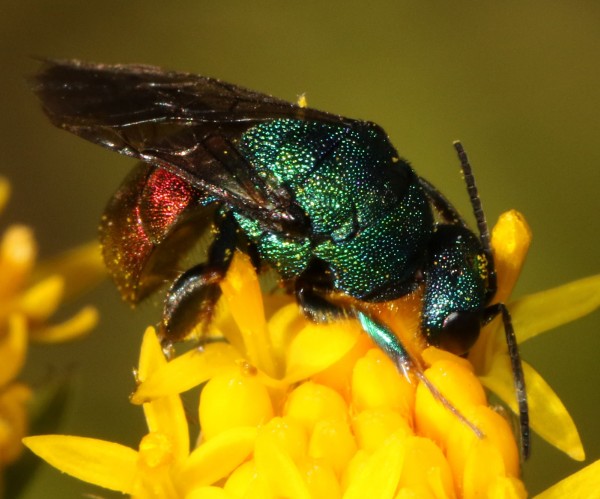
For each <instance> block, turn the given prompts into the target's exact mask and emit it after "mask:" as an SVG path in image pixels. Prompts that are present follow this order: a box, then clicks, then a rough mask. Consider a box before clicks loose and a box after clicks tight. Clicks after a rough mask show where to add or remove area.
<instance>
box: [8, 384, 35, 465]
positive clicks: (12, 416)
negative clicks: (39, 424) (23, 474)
mask: <svg viewBox="0 0 600 499" xmlns="http://www.w3.org/2000/svg"><path fill="white" fill-rule="evenodd" d="M31 397H32V391H31V389H30V388H29V387H28V386H26V385H24V384H22V383H10V384H9V385H8V386H3V387H2V390H1V391H0V415H1V416H0V464H1V465H6V464H8V463H11V462H13V461H15V460H16V459H17V458H18V457H19V456H20V455H21V452H22V451H23V444H22V442H21V440H22V439H23V437H24V436H25V435H26V434H27V429H28V427H29V421H28V416H29V402H30V400H31Z"/></svg>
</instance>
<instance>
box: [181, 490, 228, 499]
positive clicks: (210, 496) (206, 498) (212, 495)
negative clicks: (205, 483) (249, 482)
mask: <svg viewBox="0 0 600 499" xmlns="http://www.w3.org/2000/svg"><path fill="white" fill-rule="evenodd" d="M185 499H235V496H232V495H231V494H228V493H227V492H226V491H225V490H223V489H222V488H221V487H198V488H196V489H194V490H192V491H190V492H189V493H188V494H186V495H185Z"/></svg>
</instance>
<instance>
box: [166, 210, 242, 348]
mask: <svg viewBox="0 0 600 499" xmlns="http://www.w3.org/2000/svg"><path fill="white" fill-rule="evenodd" d="M216 217H217V220H216V222H215V233H216V235H215V239H214V240H213V242H212V243H211V245H210V247H209V250H208V258H207V260H206V262H204V263H201V264H199V265H196V266H195V267H192V268H191V269H189V270H187V271H186V272H184V273H183V274H181V275H180V276H179V278H177V280H176V281H175V282H174V283H173V285H172V286H171V289H170V290H169V292H168V294H167V298H166V300H165V306H164V310H163V319H162V324H161V326H162V327H161V336H162V339H163V343H165V342H166V343H169V342H173V341H180V340H183V339H184V338H185V337H186V336H187V335H188V334H189V333H190V332H191V331H192V330H193V329H195V328H197V327H198V326H199V325H200V326H201V331H202V332H204V331H205V330H206V328H207V326H208V324H209V323H210V320H211V319H212V316H213V313H214V310H215V306H216V304H217V301H218V300H219V297H220V296H221V288H220V287H219V283H220V282H221V281H222V280H223V279H224V278H225V275H226V274H227V270H228V269H229V265H230V263H231V260H232V258H233V255H234V253H235V248H236V243H237V241H236V234H237V224H236V223H235V220H234V218H233V216H232V214H231V213H229V212H225V213H218V214H217V215H216Z"/></svg>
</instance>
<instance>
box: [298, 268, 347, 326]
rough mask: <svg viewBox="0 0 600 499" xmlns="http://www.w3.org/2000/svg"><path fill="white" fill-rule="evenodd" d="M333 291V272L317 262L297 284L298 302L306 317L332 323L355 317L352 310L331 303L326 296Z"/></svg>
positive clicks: (319, 321)
mask: <svg viewBox="0 0 600 499" xmlns="http://www.w3.org/2000/svg"><path fill="white" fill-rule="evenodd" d="M331 290H333V281H332V279H331V272H330V271H329V270H328V269H327V265H326V264H325V262H321V261H320V260H315V261H313V262H312V263H311V265H310V266H309V267H308V268H307V269H306V270H305V271H304V272H303V273H302V275H300V276H299V277H298V278H297V279H296V282H295V289H294V291H295V294H296V300H297V301H298V304H299V305H300V308H301V309H302V311H303V312H304V315H306V317H308V318H309V319H310V320H311V321H313V322H318V323H324V322H331V321H335V320H338V319H343V318H346V317H354V316H355V314H354V312H353V311H352V309H349V308H348V309H346V308H343V307H341V306H339V305H336V304H334V303H332V302H330V301H329V300H328V299H327V298H326V297H325V296H326V294H327V293H328V292H330V291H331Z"/></svg>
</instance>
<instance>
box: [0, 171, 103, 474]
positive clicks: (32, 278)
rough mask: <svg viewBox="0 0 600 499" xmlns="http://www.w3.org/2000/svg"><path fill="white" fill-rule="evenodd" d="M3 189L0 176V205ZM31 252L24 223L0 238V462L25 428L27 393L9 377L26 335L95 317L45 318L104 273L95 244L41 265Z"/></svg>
mask: <svg viewBox="0 0 600 499" xmlns="http://www.w3.org/2000/svg"><path fill="white" fill-rule="evenodd" d="M9 192H10V186H9V184H8V182H7V181H6V180H5V179H3V178H1V177H0V210H1V209H2V208H3V207H4V205H5V204H6V202H7V200H8V196H9ZM36 253H37V248H36V244H35V240H34V237H33V233H32V231H31V229H29V228H28V227H25V226H22V225H13V226H11V227H9V228H8V229H7V230H6V231H5V232H4V234H3V235H2V237H1V238H0V466H1V465H6V464H7V463H9V462H12V461H14V460H15V459H16V458H17V457H18V456H19V454H20V452H21V450H22V445H21V439H22V438H23V436H24V435H25V434H26V431H27V403H28V401H29V400H30V399H31V397H32V393H31V390H30V389H29V387H27V386H26V385H24V384H22V383H19V382H17V381H15V378H16V377H17V375H18V374H19V372H20V371H21V368H22V367H23V364H24V363H25V358H26V355H27V345H28V340H34V341H45V342H50V341H61V340H65V339H69V338H73V337H76V336H79V335H81V334H83V333H85V332H86V331H88V330H89V329H91V328H92V327H93V326H94V324H95V323H96V321H97V312H96V310H95V309H94V308H92V307H86V308H84V309H82V310H81V311H80V312H79V313H77V314H76V315H75V316H74V317H72V318H71V319H68V320H66V321H64V322H63V323H60V324H52V325H51V324H48V322H47V321H48V319H49V318H50V316H51V315H52V314H53V313H54V312H55V311H56V310H57V308H58V306H59V304H60V302H61V301H62V300H63V298H64V297H65V296H66V295H70V294H72V293H73V292H76V291H78V290H79V289H81V287H82V286H85V285H91V284H92V283H93V282H94V281H95V280H97V279H98V278H99V276H101V275H103V274H104V272H103V271H102V270H101V266H100V258H99V255H98V253H99V252H98V250H97V248H93V247H92V246H91V245H88V246H85V247H82V248H80V249H77V250H74V251H72V252H70V253H69V254H67V255H66V256H64V257H61V259H57V260H55V261H53V262H49V263H48V266H47V267H39V266H38V267H36V266H35V259H36ZM50 269H52V272H50ZM82 270H86V271H85V272H82Z"/></svg>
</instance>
